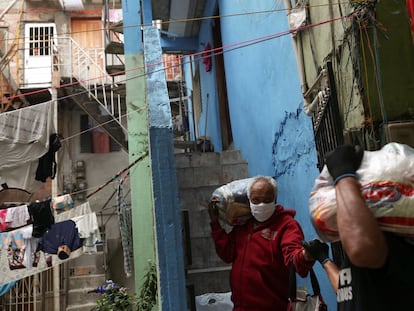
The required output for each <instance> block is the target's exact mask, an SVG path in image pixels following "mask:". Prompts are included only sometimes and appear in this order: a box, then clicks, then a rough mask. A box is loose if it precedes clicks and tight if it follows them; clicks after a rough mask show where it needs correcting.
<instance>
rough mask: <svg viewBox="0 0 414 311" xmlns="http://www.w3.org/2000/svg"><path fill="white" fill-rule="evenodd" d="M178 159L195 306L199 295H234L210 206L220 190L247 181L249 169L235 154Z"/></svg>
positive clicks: (189, 279) (190, 155)
mask: <svg viewBox="0 0 414 311" xmlns="http://www.w3.org/2000/svg"><path fill="white" fill-rule="evenodd" d="M175 157H176V168H177V180H178V187H179V198H180V208H181V210H182V214H183V227H184V230H183V231H184V234H183V235H184V241H183V245H184V250H185V261H186V279H187V289H188V293H189V299H190V300H189V301H190V302H191V298H193V297H194V296H197V295H201V294H205V293H220V292H228V291H230V288H229V271H230V267H231V266H230V265H227V264H225V263H224V262H223V261H222V260H221V259H220V258H219V257H218V256H217V255H216V252H215V248H214V244H213V241H212V239H211V235H210V232H211V231H210V225H209V221H210V220H209V216H208V210H207V205H208V202H209V199H210V197H211V194H212V193H213V191H214V190H215V189H216V188H218V187H219V186H221V185H224V184H226V183H229V182H231V181H233V180H236V179H243V178H247V177H248V165H247V162H246V161H244V160H243V159H242V157H241V154H240V152H239V151H235V150H230V151H224V152H220V153H218V152H206V153H203V152H191V153H179V154H176V156H175ZM229 228H230V227H228V228H227V229H229Z"/></svg>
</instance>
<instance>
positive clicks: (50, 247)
mask: <svg viewBox="0 0 414 311" xmlns="http://www.w3.org/2000/svg"><path fill="white" fill-rule="evenodd" d="M62 246H66V247H67V248H69V250H68V251H65V252H66V253H67V255H68V257H69V255H70V253H71V252H72V251H75V250H77V249H78V248H80V247H81V246H82V244H81V242H80V238H79V231H78V228H77V227H76V224H75V222H74V221H73V220H66V221H62V222H58V223H55V224H53V225H52V226H51V227H50V229H49V230H48V231H47V233H46V234H45V235H43V236H42V238H41V239H40V240H39V244H38V245H37V249H36V253H38V252H39V251H42V252H43V253H45V254H58V255H59V257H60V258H61V256H60V249H61V247H62ZM37 258H38V257H36V258H35V260H36V259H37ZM66 258H67V257H66ZM36 265H37V262H33V266H36Z"/></svg>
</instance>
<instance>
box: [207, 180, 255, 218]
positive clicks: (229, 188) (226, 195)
mask: <svg viewBox="0 0 414 311" xmlns="http://www.w3.org/2000/svg"><path fill="white" fill-rule="evenodd" d="M252 179H253V178H245V179H239V180H235V181H232V182H230V183H228V184H225V185H223V186H221V187H219V188H217V189H216V190H214V192H213V194H212V195H211V199H215V200H217V204H216V206H217V208H218V209H219V216H220V218H221V219H222V220H224V221H226V222H227V223H228V224H230V225H242V224H244V223H245V222H246V221H247V220H248V219H249V218H251V217H252V214H251V213H250V206H249V199H248V198H247V186H248V184H249V182H250V181H251V180H252Z"/></svg>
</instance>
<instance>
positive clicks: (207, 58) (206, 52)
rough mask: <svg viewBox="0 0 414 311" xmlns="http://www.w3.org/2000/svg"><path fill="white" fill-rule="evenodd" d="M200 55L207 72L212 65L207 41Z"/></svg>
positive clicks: (209, 46)
mask: <svg viewBox="0 0 414 311" xmlns="http://www.w3.org/2000/svg"><path fill="white" fill-rule="evenodd" d="M202 55H203V64H204V68H205V70H206V71H207V72H209V71H210V70H211V68H212V66H213V63H212V59H211V45H210V43H209V42H208V43H207V44H206V46H205V47H204V52H203V54H202Z"/></svg>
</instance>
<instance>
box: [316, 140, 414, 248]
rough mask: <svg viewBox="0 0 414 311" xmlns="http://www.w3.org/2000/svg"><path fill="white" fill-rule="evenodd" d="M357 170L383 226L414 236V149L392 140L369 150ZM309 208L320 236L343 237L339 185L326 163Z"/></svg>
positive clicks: (365, 193) (365, 192)
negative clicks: (338, 219)
mask: <svg viewBox="0 0 414 311" xmlns="http://www.w3.org/2000/svg"><path fill="white" fill-rule="evenodd" d="M357 174H358V176H359V182H360V185H361V192H362V195H363V197H364V199H365V202H366V203H367V205H368V207H370V208H371V209H372V212H373V213H374V216H375V217H376V219H377V221H378V223H379V226H380V228H381V230H384V231H388V232H393V233H395V234H399V235H402V236H406V237H414V149H413V148H411V147H410V146H408V145H404V144H399V143H388V144H387V145H385V146H384V147H382V149H380V150H378V151H365V152H364V157H363V159H362V163H361V166H360V168H359V169H358V171H357ZM309 209H310V216H311V220H312V223H313V225H314V227H315V230H316V231H317V233H318V234H319V237H320V238H321V239H322V240H324V241H331V242H333V241H337V240H339V236H338V228H337V222H336V197H335V188H334V186H333V180H332V177H331V176H330V175H329V172H328V169H327V168H326V166H325V167H324V168H323V170H322V172H321V174H320V175H319V177H318V178H317V179H316V181H315V184H314V186H313V188H312V191H311V193H310V196H309Z"/></svg>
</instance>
